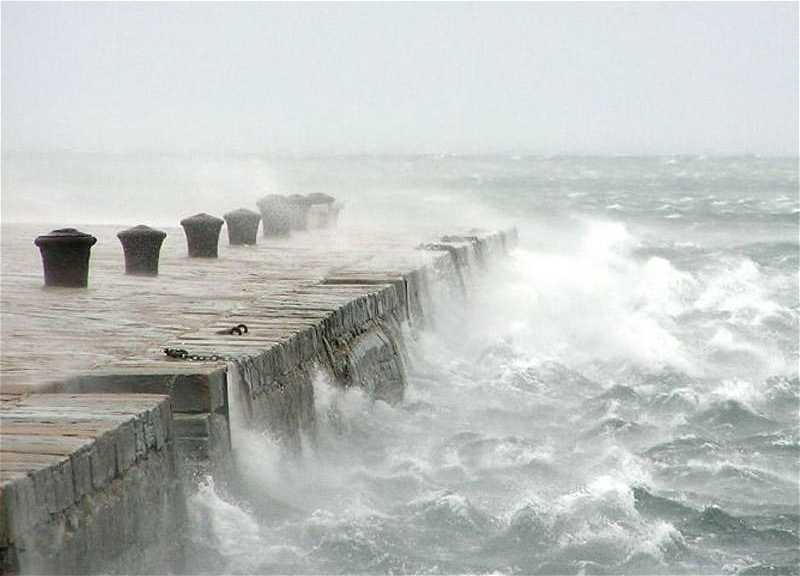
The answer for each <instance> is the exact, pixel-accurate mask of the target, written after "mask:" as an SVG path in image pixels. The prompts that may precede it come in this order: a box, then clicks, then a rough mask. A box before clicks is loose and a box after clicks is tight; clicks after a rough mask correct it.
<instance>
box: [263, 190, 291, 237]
mask: <svg viewBox="0 0 800 576" xmlns="http://www.w3.org/2000/svg"><path fill="white" fill-rule="evenodd" d="M257 204H258V209H259V210H261V222H262V225H261V230H262V234H263V235H264V236H288V235H289V230H290V226H289V219H290V213H289V203H288V202H287V201H286V197H285V196H281V195H280V194H268V195H267V196H264V197H263V198H261V199H260V200H259V201H258V203H257Z"/></svg>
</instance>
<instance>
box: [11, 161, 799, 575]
mask: <svg viewBox="0 0 800 576" xmlns="http://www.w3.org/2000/svg"><path fill="white" fill-rule="evenodd" d="M27 162H33V164H30V163H29V164H26V163H25V162H22V161H20V162H18V163H16V164H12V171H11V181H12V183H16V184H17V185H18V186H20V187H23V186H28V187H29V189H31V190H34V189H37V190H46V189H47V186H48V184H47V182H43V181H41V180H36V179H34V178H31V177H30V174H31V173H33V172H35V170H33V169H32V168H31V166H34V165H35V163H36V162H38V161H27ZM107 162H109V163H110V164H111V165H112V169H110V170H107V171H109V172H111V173H117V172H120V173H125V174H127V176H126V177H125V178H124V181H125V182H128V183H129V186H128V187H125V186H123V187H122V188H124V189H125V190H129V191H131V192H130V193H131V194H132V195H133V194H134V192H133V191H134V190H136V187H137V186H144V185H145V184H148V185H150V186H152V187H154V188H158V187H159V186H160V187H162V188H163V189H166V187H167V184H165V182H171V183H172V184H170V186H173V187H174V188H175V189H177V190H179V191H180V192H181V194H183V195H182V196H181V195H179V196H178V197H177V198H172V199H162V200H161V202H162V205H161V206H160V209H161V210H162V214H163V213H166V212H170V210H171V209H172V210H173V211H178V210H179V209H182V208H183V207H185V206H187V204H191V203H192V202H196V201H197V200H198V199H204V200H205V201H206V202H209V203H211V202H214V201H216V199H217V198H218V197H219V195H222V196H225V195H230V194H233V190H234V189H235V188H236V186H237V185H241V184H242V182H243V181H248V182H249V180H247V178H244V177H243V176H242V174H250V172H248V167H249V169H251V171H252V172H257V173H258V174H259V175H260V180H259V185H258V186H257V187H256V188H259V189H257V190H256V189H254V190H253V194H254V196H255V197H258V196H259V195H260V194H261V193H263V189H262V188H261V187H262V186H263V185H264V184H265V183H266V185H267V188H270V187H271V188H273V189H280V190H285V191H287V192H294V191H311V190H325V191H330V192H332V193H334V194H335V195H337V196H338V197H340V198H342V199H343V200H344V201H345V202H346V203H347V218H351V219H354V218H371V219H373V220H375V221H393V222H395V223H396V224H398V225H399V222H403V221H408V222H411V221H430V220H435V221H441V222H442V223H443V225H447V224H448V223H451V222H459V223H464V224H465V225H476V224H477V225H481V224H485V225H487V227H488V226H491V225H495V224H497V223H499V222H516V223H517V224H518V225H519V231H520V237H521V246H520V248H519V249H518V250H517V251H516V252H515V253H514V254H513V256H512V257H511V258H509V259H508V260H507V261H506V262H504V263H502V264H501V265H500V266H498V268H497V269H496V270H495V271H494V272H493V275H492V276H491V277H489V278H487V279H486V281H485V282H484V284H483V285H482V286H481V287H480V288H479V289H476V290H475V291H474V293H473V294H472V295H471V300H470V302H469V305H468V307H465V306H458V305H452V304H451V305H452V306H453V307H454V308H455V309H448V307H447V306H446V305H443V306H442V308H441V309H440V310H439V314H438V316H437V326H436V328H435V329H431V330H428V331H426V332H422V333H419V334H416V335H409V343H408V344H409V351H410V353H411V363H410V366H409V368H410V382H409V388H408V390H407V394H406V398H405V400H404V401H403V402H401V403H400V404H398V405H395V406H389V405H387V404H385V403H382V402H377V403H373V402H371V401H369V400H368V399H367V398H365V397H364V396H363V395H361V394H360V393H359V392H358V391H353V390H351V391H348V392H343V391H341V390H338V389H336V388H334V387H332V386H330V384H329V383H328V382H326V381H325V379H324V377H323V376H322V375H320V377H319V378H318V379H317V381H316V382H315V393H316V402H317V414H318V417H319V422H320V426H319V434H318V437H317V438H316V440H315V441H311V440H309V442H308V445H307V447H306V449H305V450H304V452H303V454H302V456H300V457H294V456H291V455H287V454H282V453H281V452H280V450H279V449H278V447H277V446H275V445H274V444H273V443H272V442H271V441H270V439H269V438H265V437H261V436H259V435H256V434H254V433H252V432H249V431H246V430H236V436H235V440H236V443H237V456H238V464H237V466H238V472H239V473H240V475H241V483H240V486H239V489H238V490H236V491H235V492H229V491H226V490H223V489H222V488H221V487H218V486H214V485H213V484H212V483H208V484H206V485H204V486H203V487H201V490H200V492H199V493H198V494H197V495H196V496H195V497H194V498H193V501H192V513H193V514H194V518H195V521H196V526H198V527H199V528H198V529H197V530H196V531H195V534H194V538H195V541H196V543H197V544H198V552H197V554H196V555H195V556H194V560H193V563H192V565H191V569H192V571H198V572H200V571H202V572H212V573H214V572H221V573H276V574H288V573H537V574H577V573H586V574H589V573H597V574H606V573H626V574H650V573H669V574H674V573H731V574H733V573H738V574H797V573H800V569H798V565H799V564H800V553H799V552H798V549H800V536H799V534H800V505H799V504H798V485H799V482H800V474H799V473H798V462H800V428H799V426H798V409H799V408H800V399H799V398H800V396H799V395H800V384H799V383H798V315H799V305H798V251H799V247H798V217H799V213H800V208H798V161H797V159H796V158H793V159H765V158H755V157H748V158H704V157H677V156H676V157H661V158H571V157H563V158H561V157H554V158H547V157H530V158H527V157H522V158H517V157H513V158H510V157H479V158H465V157H452V156H442V157H416V158H415V157H383V158H380V157H363V158H323V159H319V158H318V159H295V160H286V159H283V160H277V159H263V158H261V159H260V158H257V157H254V158H248V159H235V160H231V159H228V160H224V161H223V160H220V161H219V162H218V163H217V164H215V168H214V174H215V175H216V176H215V177H216V180H215V182H216V183H217V187H216V191H214V190H205V191H203V192H201V193H199V194H198V193H196V194H193V195H192V194H188V191H189V190H191V185H190V182H189V181H187V180H186V179H181V177H180V176H175V174H178V172H179V169H177V168H175V169H173V172H170V174H173V177H172V178H170V177H165V176H163V174H162V172H163V171H159V170H156V169H152V168H147V166H152V165H153V164H154V163H155V164H157V165H159V166H166V165H168V164H169V163H168V162H167V161H166V160H163V159H160V160H158V161H156V160H153V159H149V160H148V159H133V160H131V159H116V160H107ZM196 162H198V163H199V164H202V163H203V161H202V160H196ZM203 165H204V164H203ZM59 166H61V168H58V167H57V168H58V169H57V170H56V173H60V174H62V175H63V174H68V173H69V174H73V173H72V172H69V171H68V170H67V169H65V168H63V166H62V165H59ZM104 166H105V168H104V169H107V168H108V166H107V165H104ZM114 166H116V167H117V170H114V169H113V167H114ZM4 170H5V168H4ZM59 170H60V172H59ZM74 170H78V169H77V168H74ZM95 170H96V172H97V171H99V170H100V168H95ZM148 170H149V171H148ZM180 170H187V169H186V166H182V167H181V168H180ZM151 173H157V174H159V176H158V177H153V176H148V175H147V174H151ZM207 173H208V172H207ZM26 175H27V176H28V177H27V178H26ZM95 175H96V174H95ZM137 175H138V176H137ZM73 176H74V174H73V175H72V176H68V177H65V178H62V180H61V185H62V187H63V186H66V188H63V189H62V191H63V190H64V189H66V192H63V193H64V194H67V196H69V194H70V192H69V186H70V185H71V184H70V182H72V183H73V184H74V183H75V182H77V179H76V178H73ZM51 177H52V178H54V179H55V178H56V177H55V176H51ZM94 181H95V180H93V179H92V178H88V177H87V178H86V179H85V180H84V182H94ZM63 182H67V184H66V185H64V184H63ZM92 185H93V184H91V183H90V184H88V187H89V189H90V190H89V192H87V194H89V195H91V194H92V193H93V192H92V191H91V187H92ZM76 186H77V185H76ZM4 187H6V190H4V198H3V201H4V210H6V205H5V204H6V202H7V201H8V202H11V203H12V204H11V209H12V212H13V210H15V209H19V210H22V208H21V206H22V205H21V203H17V204H14V202H15V200H14V198H13V197H12V198H11V199H10V200H9V199H8V195H7V190H8V187H7V184H6V178H5V174H4ZM195 192H197V190H195ZM97 193H98V194H99V191H98V192H97ZM189 197H190V198H191V200H187V198H189ZM62 200H63V199H62ZM59 201H61V200H59ZM228 201H230V200H229V199H228ZM40 202H41V203H43V204H46V202H47V200H46V198H40ZM53 202H55V201H53ZM187 207H188V206H187ZM150 208H151V209H159V206H158V205H156V206H155V207H153V206H150ZM229 208H230V206H229V205H228V206H227V208H226V209H229ZM194 211H197V210H194ZM209 211H210V210H209ZM191 212H192V210H187V211H186V212H185V213H182V214H176V215H177V216H183V215H186V214H188V213H191ZM105 217H110V216H109V215H105ZM346 222H347V220H345V221H344V223H345V224H346ZM209 550H211V551H213V553H212V552H208V551H209Z"/></svg>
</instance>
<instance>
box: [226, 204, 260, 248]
mask: <svg viewBox="0 0 800 576" xmlns="http://www.w3.org/2000/svg"><path fill="white" fill-rule="evenodd" d="M223 218H225V223H226V224H227V225H228V241H229V242H230V244H231V245H237V244H255V243H256V238H257V236H258V223H259V222H260V221H261V214H259V213H258V212H253V211H252V210H248V209H246V208H240V209H238V210H232V211H231V212H228V213H227V214H225V215H224V216H223Z"/></svg>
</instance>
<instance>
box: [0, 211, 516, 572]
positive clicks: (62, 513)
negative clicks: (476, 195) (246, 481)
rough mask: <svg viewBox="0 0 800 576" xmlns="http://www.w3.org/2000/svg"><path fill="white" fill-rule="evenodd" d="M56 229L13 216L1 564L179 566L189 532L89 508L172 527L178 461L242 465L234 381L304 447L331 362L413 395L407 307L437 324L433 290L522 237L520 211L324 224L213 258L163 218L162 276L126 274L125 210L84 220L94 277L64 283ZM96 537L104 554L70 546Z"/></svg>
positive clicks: (342, 375) (1, 372)
mask: <svg viewBox="0 0 800 576" xmlns="http://www.w3.org/2000/svg"><path fill="white" fill-rule="evenodd" d="M50 228H52V227H48V226H46V225H45V226H41V225H37V226H29V225H3V228H2V241H3V245H2V248H3V258H2V295H1V296H0V298H1V302H2V348H1V351H0V354H2V363H0V377H1V378H2V395H1V396H0V398H1V399H2V404H1V406H2V408H1V409H0V451H2V460H0V479H1V480H2V499H1V500H2V501H1V502H0V504H1V505H2V508H1V510H2V522H1V523H0V531H1V533H0V553H2V556H3V560H2V561H3V570H4V571H5V572H16V571H20V572H24V573H48V572H54V571H55V572H58V571H62V567H64V566H68V567H69V569H68V571H72V572H98V571H103V570H112V568H110V567H111V566H114V567H115V568H114V570H113V571H119V570H122V571H133V572H137V571H139V572H148V571H150V572H163V571H164V570H169V569H170V568H169V566H170V565H171V564H170V562H172V563H173V564H174V562H175V559H177V558H179V557H180V554H179V553H177V552H176V551H175V550H173V551H172V554H171V556H170V558H172V560H170V559H169V558H162V557H161V553H159V552H153V553H152V554H151V555H149V556H142V557H141V558H132V557H130V556H129V554H130V551H126V550H125V549H123V548H124V547H120V545H117V544H114V543H112V542H111V540H113V538H115V537H116V536H115V534H116V533H115V532H114V530H115V529H116V528H112V527H107V528H106V529H105V530H103V531H100V532H97V533H95V532H93V531H92V530H95V529H93V528H91V525H92V524H91V522H89V521H88V519H90V518H95V517H96V518H105V517H106V516H103V514H107V515H108V518H109V522H111V523H112V524H113V522H112V521H111V518H113V515H114V514H121V515H126V516H125V518H128V516H127V514H130V515H132V518H134V519H133V520H130V521H129V520H127V519H126V520H124V521H123V520H122V519H121V518H120V519H119V523H118V524H119V526H117V527H118V528H124V529H125V530H126V532H125V534H126V536H124V537H123V536H120V540H118V541H119V542H124V541H128V542H131V541H137V542H147V541H148V540H147V539H148V538H150V537H153V538H156V539H158V538H159V535H160V534H161V532H160V529H159V528H154V527H152V526H149V525H148V523H147V518H150V517H160V516H162V515H164V514H167V515H168V516H169V517H170V518H171V519H173V521H175V522H179V521H180V519H181V518H182V516H181V515H182V514H183V513H184V512H183V511H182V496H181V495H180V490H181V488H180V485H181V483H180V482H178V478H179V477H183V479H184V480H185V479H186V478H189V477H191V475H192V474H194V473H197V472H199V471H202V472H210V473H212V474H217V473H224V472H225V470H226V469H228V468H229V467H230V465H231V461H230V460H231V459H230V455H231V437H230V416H231V414H230V399H231V397H232V396H233V395H235V398H236V401H237V405H238V406H240V407H241V408H242V412H243V414H242V415H241V417H242V418H244V419H245V420H246V422H247V424H248V425H250V426H254V427H260V428H263V429H265V430H268V431H270V432H272V433H273V434H274V435H275V436H276V437H277V438H280V439H282V440H284V441H285V442H286V443H287V445H289V446H292V447H298V446H299V432H300V431H302V430H307V431H309V432H311V433H313V431H314V428H315V424H316V423H315V421H314V419H315V415H314V402H313V387H312V377H313V372H314V371H315V370H324V371H327V372H328V373H329V374H330V376H331V378H332V379H333V380H335V381H336V382H338V383H339V384H340V385H342V386H361V387H363V388H365V389H366V390H367V391H368V392H369V393H370V394H371V395H372V396H373V397H374V398H375V399H376V400H384V401H388V402H394V401H397V400H399V399H401V398H402V396H403V391H404V387H405V374H404V370H405V367H404V360H403V354H402V349H403V342H402V335H401V330H400V327H401V325H403V324H405V323H410V324H412V325H414V324H418V323H423V322H425V321H426V319H427V317H428V316H430V311H431V306H432V305H433V304H432V302H433V298H432V293H433V292H440V293H441V297H443V298H447V297H448V294H458V293H460V292H462V291H464V290H465V289H466V286H467V285H468V284H469V283H470V279H471V278H472V277H473V275H475V274H477V273H479V271H480V268H481V267H482V266H485V265H487V264H488V263H489V262H490V261H491V260H492V259H494V258H497V257H500V256H502V255H503V254H504V253H506V251H507V250H508V249H509V248H511V247H512V246H513V245H514V243H515V242H516V231H515V230H514V229H511V230H506V231H501V232H493V233H489V232H483V231H476V230H438V231H433V230H424V229H419V230H411V231H410V230H402V231H394V232H393V231H387V230H385V229H384V230H371V229H368V228H364V229H358V228H350V229H337V230H330V229H321V230H313V231H311V232H304V233H298V234H296V235H294V236H292V237H289V238H280V237H279V238H264V239H261V240H260V241H259V243H258V244H257V245H243V246H235V245H234V246H227V245H225V244H224V243H220V246H219V258H217V259H199V258H189V257H187V256H186V247H185V240H184V237H183V232H182V231H181V230H180V229H179V228H167V229H166V231H167V233H168V235H167V238H166V240H165V241H164V244H163V247H162V250H161V261H160V269H159V276H157V277H142V276H130V275H125V267H124V259H123V256H122V252H121V249H120V246H119V242H118V241H117V239H116V236H115V235H116V233H117V232H119V231H120V230H122V229H124V228H126V226H91V225H81V229H82V230H86V231H88V232H90V233H91V234H93V235H94V236H96V237H97V238H98V242H97V244H96V245H95V246H94V247H93V252H92V259H91V262H90V268H89V288H84V289H73V288H58V289H53V288H44V287H43V286H42V272H41V264H40V262H39V254H38V251H37V250H36V248H35V247H34V246H33V245H32V243H31V241H32V238H35V237H36V236H37V234H39V233H41V231H42V230H48V229H50ZM240 324H244V325H246V327H247V331H246V332H243V333H236V332H235V331H234V333H231V330H230V329H231V328H232V327H234V326H237V325H240ZM240 332H241V331H240ZM165 348H173V349H180V350H185V351H186V352H187V353H188V354H191V355H198V356H200V355H202V356H206V357H208V356H215V357H216V358H214V359H211V360H205V361H190V360H187V359H176V358H171V357H168V356H167V355H165V354H164V349H165ZM87 470H88V472H87ZM159 478H160V480H159ZM160 483H161V484H160ZM162 484H163V485H162ZM112 486H113V487H114V488H113V490H112V488H111V487H112ZM114 490H116V492H114ZM112 493H113V494H116V496H115V497H113V498H112V497H111V496H110V495H111V494H112ZM154 494H156V495H154ZM87 502H92V503H94V504H92V505H87ZM98 502H102V503H103V504H102V505H97V503H98ZM133 508H136V510H134V509H133ZM115 511H116V512H115ZM126 511H127V512H126ZM140 516H141V517H140ZM81 518H83V519H84V521H82V520H81ZM126 522H128V525H126V524H125V523H126ZM98 525H102V522H101V523H100V524H98ZM166 525H167V527H169V525H170V522H166ZM172 529H173V530H174V533H175V534H177V533H178V532H179V530H177V528H176V527H175V526H172ZM64 534H67V535H69V538H67V537H66V536H64ZM140 537H141V540H140ZM70 538H71V540H70ZM105 539H108V540H109V542H106V541H105ZM178 540H179V539H176V543H175V547H176V550H177V549H178V548H180V544H179V542H178ZM115 542H116V541H115ZM114 546H117V548H115V547H114ZM95 547H100V548H98V551H97V552H96V554H97V555H100V554H105V556H104V559H100V558H95V557H94V556H93V555H92V554H91V553H85V554H83V555H82V556H81V555H79V554H76V553H75V552H74V551H75V550H89V549H94V548H95ZM103 550H107V551H108V552H104V551H103ZM159 550H162V551H163V547H162V548H161V549H159ZM81 558H83V560H82V559H81ZM159 563H161V564H159ZM59 565H60V566H61V567H59Z"/></svg>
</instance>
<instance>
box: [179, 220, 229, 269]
mask: <svg viewBox="0 0 800 576" xmlns="http://www.w3.org/2000/svg"><path fill="white" fill-rule="evenodd" d="M222 224H223V220H222V219H221V218H217V217H216V216H211V215H209V214H206V213H205V212H201V213H200V214H195V215H194V216H189V217H188V218H184V219H183V220H181V226H183V231H184V233H185V234H186V244H187V246H188V248H189V256H190V257H192V258H216V257H217V244H219V232H220V230H221V229H222Z"/></svg>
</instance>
